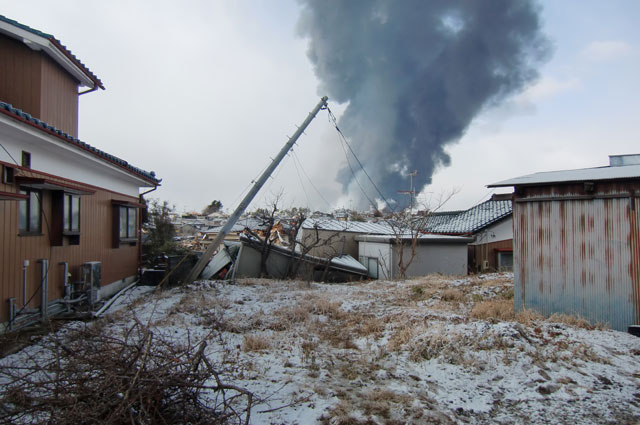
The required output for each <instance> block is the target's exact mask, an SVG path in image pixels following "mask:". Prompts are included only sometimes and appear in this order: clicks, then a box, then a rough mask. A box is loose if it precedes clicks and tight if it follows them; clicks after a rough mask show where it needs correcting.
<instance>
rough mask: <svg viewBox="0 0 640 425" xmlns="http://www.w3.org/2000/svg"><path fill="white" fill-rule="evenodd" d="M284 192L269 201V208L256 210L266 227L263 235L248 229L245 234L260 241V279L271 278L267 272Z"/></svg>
mask: <svg viewBox="0 0 640 425" xmlns="http://www.w3.org/2000/svg"><path fill="white" fill-rule="evenodd" d="M283 193H284V192H283V191H282V190H281V191H280V192H278V193H277V194H274V195H273V197H272V198H271V199H270V200H269V201H268V206H267V208H259V209H257V210H256V212H257V217H258V218H259V219H260V220H262V223H261V225H262V226H263V227H264V231H262V232H261V233H262V234H261V235H260V234H258V233H256V232H255V231H254V230H253V229H249V228H246V229H245V233H248V234H249V235H250V236H252V237H253V238H255V239H257V240H259V241H260V277H266V276H269V271H268V270H267V259H268V258H269V254H270V253H271V246H272V245H273V243H274V241H275V240H276V238H274V237H272V236H273V235H274V233H275V232H277V230H276V229H275V224H276V223H275V222H276V213H277V212H278V205H279V204H280V201H281V200H282V196H283Z"/></svg>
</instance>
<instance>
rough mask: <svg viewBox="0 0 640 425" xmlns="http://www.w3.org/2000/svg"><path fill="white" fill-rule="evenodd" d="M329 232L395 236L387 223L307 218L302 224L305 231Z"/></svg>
mask: <svg viewBox="0 0 640 425" xmlns="http://www.w3.org/2000/svg"><path fill="white" fill-rule="evenodd" d="M315 227H317V228H318V229H319V230H328V231H332V232H352V233H364V234H372V235H393V234H394V233H393V228H392V227H391V226H389V225H388V224H387V223H384V222H381V223H368V222H361V221H340V220H336V219H334V218H330V217H327V218H307V219H306V220H305V221H304V223H302V228H303V229H313V228H315Z"/></svg>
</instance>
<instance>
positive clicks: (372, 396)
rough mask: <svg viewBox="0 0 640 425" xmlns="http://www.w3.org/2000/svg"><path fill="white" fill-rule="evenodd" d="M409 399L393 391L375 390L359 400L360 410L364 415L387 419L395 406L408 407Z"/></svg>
mask: <svg viewBox="0 0 640 425" xmlns="http://www.w3.org/2000/svg"><path fill="white" fill-rule="evenodd" d="M410 402H411V398H410V397H409V396H408V395H406V394H402V395H400V394H397V393H394V392H393V391H389V390H386V389H381V388H377V389H375V390H373V391H370V392H368V393H365V394H364V397H363V398H362V400H361V405H362V406H361V407H362V410H363V411H364V413H365V414H366V415H375V416H377V417H380V418H384V419H389V418H390V417H391V409H392V408H394V407H395V406H394V405H396V404H400V405H403V406H404V407H408V406H409V404H410Z"/></svg>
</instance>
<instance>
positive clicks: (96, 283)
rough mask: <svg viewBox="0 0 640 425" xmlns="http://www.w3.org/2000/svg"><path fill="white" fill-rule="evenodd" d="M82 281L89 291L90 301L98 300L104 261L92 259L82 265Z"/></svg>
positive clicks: (91, 302)
mask: <svg viewBox="0 0 640 425" xmlns="http://www.w3.org/2000/svg"><path fill="white" fill-rule="evenodd" d="M80 275H81V276H82V282H84V285H85V288H86V290H87V292H88V296H89V303H90V304H93V303H94V302H96V301H98V291H99V290H100V279H101V276H102V263H101V262H100V261H90V262H88V263H84V264H83V265H82V267H81V273H80Z"/></svg>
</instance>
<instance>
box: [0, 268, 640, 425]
mask: <svg viewBox="0 0 640 425" xmlns="http://www.w3.org/2000/svg"><path fill="white" fill-rule="evenodd" d="M512 288H513V287H512V276H511V275H508V274H496V275H487V276H481V277H461V278H449V277H443V276H428V277H424V278H420V279H414V280H408V281H375V282H371V283H358V284H349V285H336V284H331V285H328V284H317V283H310V284H309V283H305V282H292V281H273V280H258V279H251V280H246V281H238V282H235V283H228V282H217V281H216V282H211V281H205V282H198V283H196V284H194V285H191V286H188V287H183V288H174V289H170V290H166V291H164V292H160V293H154V292H151V291H149V288H144V287H138V288H134V290H132V291H130V292H129V293H128V294H126V295H125V296H123V297H122V298H121V299H119V300H118V301H117V302H116V303H114V305H113V306H112V307H111V308H110V310H109V311H108V314H107V315H106V316H105V317H104V318H103V319H102V320H104V321H106V322H107V323H108V324H107V325H106V326H105V327H104V329H105V330H107V331H113V332H116V331H117V330H118V329H122V328H123V327H126V326H131V325H132V324H133V323H135V320H138V321H140V322H142V323H148V324H149V325H150V327H151V328H152V329H153V331H154V332H155V333H157V334H161V335H162V336H163V337H164V338H167V339H173V340H175V341H178V342H180V341H185V340H186V339H188V340H189V341H190V342H192V343H193V342H199V341H201V340H203V339H206V340H207V341H208V345H207V349H206V354H207V356H208V357H209V359H211V361H212V364H213V365H214V367H215V368H216V369H217V370H218V371H219V372H220V377H221V378H222V380H223V381H225V382H228V383H233V384H234V385H237V386H240V387H244V388H246V389H248V390H249V391H252V392H253V393H255V395H256V398H257V399H259V400H260V402H259V403H260V404H258V405H256V406H254V408H253V410H252V413H251V423H253V424H296V423H297V424H313V423H322V424H324V423H326V424H341V423H344V424H346V423H355V424H358V423H362V424H372V423H379V424H400V423H415V424H423V423H442V424H455V423H471V424H474V423H500V424H511V423H532V424H548V423H566V424H577V423H580V424H589V423H597V424H601V423H611V424H614V423H615V424H619V423H638V421H640V339H639V338H636V337H633V336H631V335H628V334H626V333H622V332H616V331H611V330H598V329H589V328H588V327H585V326H582V327H576V326H574V325H571V324H568V323H570V321H569V320H567V318H557V319H555V320H553V321H552V320H543V319H542V318H540V317H536V316H535V315H534V314H531V313H526V314H521V315H519V316H514V315H513V312H512V311H511V312H509V311H507V310H509V306H510V305H511V304H512V303H513V301H512V296H513V289H512ZM505 306H506V308H505ZM134 316H135V319H134ZM575 322H577V323H578V324H579V321H575ZM37 350H38V346H37V344H36V345H34V346H32V347H28V348H27V349H25V350H23V351H22V352H19V353H16V354H14V355H12V356H9V357H7V358H5V359H3V360H2V364H3V365H9V364H19V363H20V362H21V361H22V359H24V356H27V355H28V356H33V355H35V353H37Z"/></svg>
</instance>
